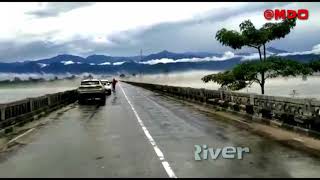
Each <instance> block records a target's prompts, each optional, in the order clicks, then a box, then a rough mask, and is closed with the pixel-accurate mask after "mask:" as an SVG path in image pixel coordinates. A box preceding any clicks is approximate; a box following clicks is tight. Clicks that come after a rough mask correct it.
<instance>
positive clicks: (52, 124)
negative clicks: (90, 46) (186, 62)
mask: <svg viewBox="0 0 320 180" xmlns="http://www.w3.org/2000/svg"><path fill="white" fill-rule="evenodd" d="M76 100H77V96H76V92H75V91H66V92H61V93H56V94H51V95H45V96H41V97H38V98H28V99H25V100H21V101H18V102H13V103H8V104H2V105H0V117H1V121H0V128H1V134H2V138H1V139H0V146H1V147H0V148H1V149H2V151H1V153H0V177H66V178H71V177H171V178H176V177H178V178H180V177H319V175H320V173H319V167H320V159H319V157H317V156H315V155H316V154H319V153H318V151H316V149H317V148H319V144H320V143H319V140H318V139H316V138H317V136H318V130H317V128H318V126H317V119H318V114H319V108H318V107H319V104H317V103H318V101H316V100H305V99H303V100H300V99H290V98H280V97H277V98H275V97H268V96H259V95H250V94H241V93H230V92H222V91H213V90H204V89H193V88H181V87H172V86H161V85H153V84H143V83H134V82H120V83H119V86H117V88H116V92H115V93H113V94H112V95H110V96H108V97H107V100H106V105H105V106H100V105H95V104H87V105H79V104H78V103H77V102H76ZM210 111H212V112H214V113H211V112H210ZM282 128H285V129H286V130H283V129H282ZM259 133H260V134H259ZM195 145H208V146H209V147H213V148H223V147H228V146H232V147H248V148H250V152H249V153H246V154H244V157H243V158H242V159H223V158H222V157H219V158H217V159H215V160H213V159H210V158H209V159H207V160H201V161H197V160H195V156H194V151H195ZM293 146H295V147H297V148H293ZM299 147H304V149H303V150H307V151H308V153H307V152H305V151H300V150H299ZM306 147H309V148H306ZM319 149H320V148H319ZM309 152H310V153H309ZM312 152H313V153H312Z"/></svg>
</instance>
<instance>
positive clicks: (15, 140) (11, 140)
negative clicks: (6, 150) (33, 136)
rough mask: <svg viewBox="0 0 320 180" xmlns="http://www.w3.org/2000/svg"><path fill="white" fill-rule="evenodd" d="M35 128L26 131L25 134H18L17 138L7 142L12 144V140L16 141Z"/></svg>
mask: <svg viewBox="0 0 320 180" xmlns="http://www.w3.org/2000/svg"><path fill="white" fill-rule="evenodd" d="M33 130H34V128H32V129H29V130H28V131H26V132H24V133H23V134H20V135H19V136H17V137H15V138H13V139H11V140H10V141H9V142H8V143H7V144H10V143H12V142H14V141H16V140H17V139H19V138H20V137H22V136H24V135H27V134H29V133H30V132H32V131H33Z"/></svg>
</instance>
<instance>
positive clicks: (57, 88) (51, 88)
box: [0, 71, 320, 103]
mask: <svg viewBox="0 0 320 180" xmlns="http://www.w3.org/2000/svg"><path fill="white" fill-rule="evenodd" d="M212 73H217V72H213V71H188V72H179V73H167V74H155V75H136V76H135V77H133V76H130V77H127V78H125V80H130V81H138V82H146V83H154V84H164V85H173V86H182V87H194V88H206V89H218V88H219V87H220V85H218V84H215V83H213V82H209V83H204V82H203V81H202V80H201V78H202V77H203V76H205V75H207V74H212ZM97 78H99V76H97ZM79 84H80V79H76V80H59V81H54V82H42V83H23V84H22V83H21V84H6V85H0V97H1V98H0V103H6V102H12V101H16V100H21V99H24V98H26V97H37V96H41V95H44V94H51V93H56V92H61V91H66V90H71V89H75V88H77V87H78V86H79ZM319 89H320V77H319V76H313V77H308V78H307V80H303V79H302V77H295V78H276V79H270V80H267V82H266V87H265V93H266V95H275V96H287V97H292V96H293V95H292V92H293V90H295V91H296V93H295V95H294V96H295V97H298V98H317V99H320V91H319ZM240 92H248V93H257V94H260V86H259V85H258V84H253V85H252V87H249V88H245V89H242V90H240Z"/></svg>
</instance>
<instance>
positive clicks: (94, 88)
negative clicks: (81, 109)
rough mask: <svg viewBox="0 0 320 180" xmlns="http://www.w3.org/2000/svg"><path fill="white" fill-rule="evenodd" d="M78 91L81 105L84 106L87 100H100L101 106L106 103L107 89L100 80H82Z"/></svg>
mask: <svg viewBox="0 0 320 180" xmlns="http://www.w3.org/2000/svg"><path fill="white" fill-rule="evenodd" d="M77 91H78V100H79V104H83V103H84V102H85V100H87V99H96V98H99V99H100V103H101V105H105V103H106V94H105V93H106V89H105V87H104V85H103V84H102V82H101V81H100V80H98V79H86V80H82V81H81V84H80V87H79V88H78V89H77Z"/></svg>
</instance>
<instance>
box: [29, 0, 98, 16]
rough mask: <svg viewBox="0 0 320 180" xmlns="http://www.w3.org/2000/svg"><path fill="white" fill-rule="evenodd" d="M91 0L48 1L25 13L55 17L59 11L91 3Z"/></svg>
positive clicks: (70, 9)
mask: <svg viewBox="0 0 320 180" xmlns="http://www.w3.org/2000/svg"><path fill="white" fill-rule="evenodd" d="M93 4H94V3H92V2H48V3H46V4H44V5H41V6H42V8H40V9H39V10H35V11H30V12H27V13H26V14H29V15H33V16H35V17H37V18H47V17H55V16H58V15H59V14H61V13H66V12H69V11H72V10H74V9H78V8H81V7H86V6H90V5H93Z"/></svg>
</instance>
